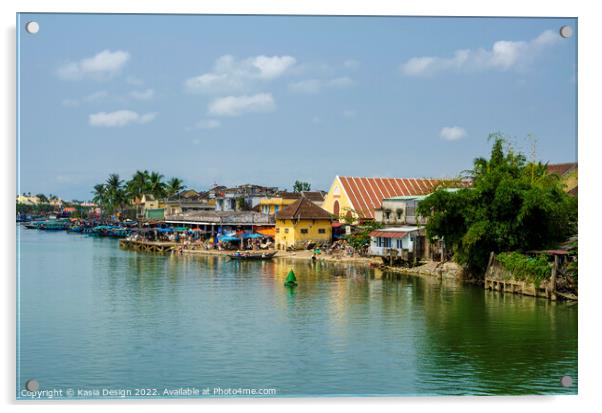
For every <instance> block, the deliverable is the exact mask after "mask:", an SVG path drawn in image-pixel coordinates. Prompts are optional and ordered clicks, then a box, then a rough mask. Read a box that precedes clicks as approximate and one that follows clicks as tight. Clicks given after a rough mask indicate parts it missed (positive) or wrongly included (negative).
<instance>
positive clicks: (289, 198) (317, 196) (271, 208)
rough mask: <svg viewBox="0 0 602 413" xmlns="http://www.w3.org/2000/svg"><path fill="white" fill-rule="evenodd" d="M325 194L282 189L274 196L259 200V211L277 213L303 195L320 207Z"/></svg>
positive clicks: (270, 213)
mask: <svg viewBox="0 0 602 413" xmlns="http://www.w3.org/2000/svg"><path fill="white" fill-rule="evenodd" d="M325 195H326V193H325V192H323V191H301V192H287V191H282V192H279V193H277V194H275V195H274V196H270V197H266V198H263V199H261V200H260V201H259V211H260V212H261V213H262V214H269V215H274V214H277V213H278V212H279V211H280V210H282V208H284V207H285V206H287V205H291V204H293V203H294V202H295V201H297V200H298V199H299V198H301V197H305V198H307V199H308V200H310V201H311V202H313V203H314V204H316V205H317V206H319V207H321V206H322V204H323V203H324V196H325Z"/></svg>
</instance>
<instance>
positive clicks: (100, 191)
mask: <svg viewBox="0 0 602 413" xmlns="http://www.w3.org/2000/svg"><path fill="white" fill-rule="evenodd" d="M92 195H94V197H93V198H92V202H94V203H95V204H96V205H98V206H100V208H101V209H102V210H104V209H105V208H106V206H107V188H106V187H105V186H104V185H103V184H98V185H94V191H92Z"/></svg>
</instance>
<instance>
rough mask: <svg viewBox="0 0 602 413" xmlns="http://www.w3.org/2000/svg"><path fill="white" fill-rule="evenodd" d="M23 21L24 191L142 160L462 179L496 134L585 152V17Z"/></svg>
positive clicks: (202, 170) (79, 189)
mask: <svg viewBox="0 0 602 413" xmlns="http://www.w3.org/2000/svg"><path fill="white" fill-rule="evenodd" d="M30 20H35V21H37V22H39V25H40V31H39V32H38V33H37V34H35V35H30V34H28V33H26V32H25V30H24V23H25V22H27V21H30ZM562 25H571V26H572V27H573V32H574V35H573V37H571V38H569V39H564V38H562V37H560V36H559V34H558V29H559V28H560V27H561V26H562ZM18 31H19V42H20V44H19V64H20V69H19V82H20V107H19V109H20V124H19V127H20V171H19V179H20V188H18V189H19V191H20V192H32V193H39V192H44V193H54V194H57V195H59V196H61V197H63V198H65V199H89V198H90V197H91V195H90V191H91V188H92V186H93V185H94V184H96V183H99V182H101V181H103V180H104V179H105V178H106V176H107V175H108V174H109V173H112V172H115V173H119V174H120V175H121V176H122V177H124V178H129V177H130V176H131V175H132V174H133V173H134V172H135V171H136V170H137V169H148V170H157V171H160V172H161V173H163V174H164V175H165V176H166V178H169V177H171V176H178V177H181V178H183V179H184V181H185V183H186V184H187V186H189V187H193V188H195V189H206V188H208V187H210V186H211V185H213V184H214V183H219V184H224V185H237V184H243V183H258V184H265V185H270V186H279V187H281V188H290V187H291V186H292V183H293V182H294V181H295V180H296V179H301V180H306V181H309V182H311V184H312V187H313V188H314V189H325V190H327V189H328V188H329V186H330V184H331V182H332V179H333V178H334V176H335V175H359V176H390V177H451V176H455V175H457V174H458V173H459V172H460V171H462V170H465V169H467V168H469V167H470V166H471V163H472V160H473V159H474V158H475V157H477V156H484V155H487V153H488V150H489V143H488V141H487V135H488V134H489V133H491V132H502V133H504V134H506V135H507V136H508V137H509V138H510V139H511V141H512V142H513V145H514V146H516V147H518V148H519V149H523V150H525V151H529V147H530V143H529V142H530V141H529V140H528V139H527V136H528V135H532V136H535V137H536V142H537V157H538V158H539V159H540V160H542V161H549V162H552V163H554V162H572V161H576V158H577V152H576V139H577V137H576V31H577V22H576V20H574V19H531V18H530V19H510V18H503V19H502V18H487V19H479V18H413V17H412V18H410V17H406V18H401V17H287V16H273V17H267V16H265V17H259V16H181V15H170V16H159V15H81V14H70V15H63V14H39V15H38V14H22V15H20V22H19V29H18Z"/></svg>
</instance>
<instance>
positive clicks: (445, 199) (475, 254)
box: [418, 134, 577, 277]
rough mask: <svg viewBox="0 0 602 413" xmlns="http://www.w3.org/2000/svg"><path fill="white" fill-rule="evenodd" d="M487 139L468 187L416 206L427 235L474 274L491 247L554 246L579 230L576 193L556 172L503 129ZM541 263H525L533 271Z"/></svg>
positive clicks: (438, 194)
mask: <svg viewBox="0 0 602 413" xmlns="http://www.w3.org/2000/svg"><path fill="white" fill-rule="evenodd" d="M489 139H490V140H491V141H493V146H492V149H491V155H490V158H489V159H485V158H478V159H475V161H474V164H473V169H472V170H471V171H468V175H469V178H470V179H471V180H472V183H473V184H472V186H471V187H470V188H465V189H460V190H458V191H455V192H451V191H446V190H444V189H439V190H437V191H435V192H434V193H433V194H432V195H431V196H429V197H428V198H426V199H425V200H424V201H422V202H421V203H420V204H419V206H418V212H419V214H420V215H422V216H423V217H425V218H427V220H428V223H427V224H426V230H427V235H428V237H429V238H430V239H431V240H434V239H439V240H443V241H444V243H445V247H446V248H447V249H448V251H451V253H452V254H453V258H454V260H455V261H456V262H458V263H459V264H461V265H463V266H465V267H466V268H467V269H468V271H469V272H470V273H472V274H473V275H476V276H477V277H482V275H483V274H484V272H485V270H486V267H487V262H488V259H489V254H490V253H491V252H492V251H493V252H495V253H496V254H498V253H503V252H512V251H518V252H525V251H530V250H539V249H545V248H550V247H555V246H556V245H558V243H560V242H562V241H565V240H566V239H567V238H568V237H569V236H572V235H575V234H576V233H577V199H576V198H574V197H572V196H570V195H568V194H567V193H566V192H565V191H564V187H563V184H562V182H561V181H560V179H559V177H558V176H557V175H552V174H549V173H548V172H547V168H546V165H545V164H542V163H541V162H535V161H534V160H531V161H527V159H526V157H525V155H523V154H522V153H519V152H515V151H514V150H513V149H512V148H511V147H510V146H509V145H507V144H506V141H505V140H504V138H503V137H502V136H501V135H499V134H492V135H490V137H489ZM521 265H522V264H521ZM542 268H543V267H542V266H540V265H539V264H537V265H535V267H533V268H531V265H530V264H529V265H526V266H525V269H526V271H531V270H533V271H535V273H536V274H539V271H540V270H541V269H542ZM527 269H528V270H527Z"/></svg>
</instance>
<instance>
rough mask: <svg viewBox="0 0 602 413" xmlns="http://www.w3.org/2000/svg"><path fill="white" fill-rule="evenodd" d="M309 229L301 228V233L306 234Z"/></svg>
mask: <svg viewBox="0 0 602 413" xmlns="http://www.w3.org/2000/svg"><path fill="white" fill-rule="evenodd" d="M308 232H309V231H308V230H307V228H301V233H302V234H307V233H308Z"/></svg>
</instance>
